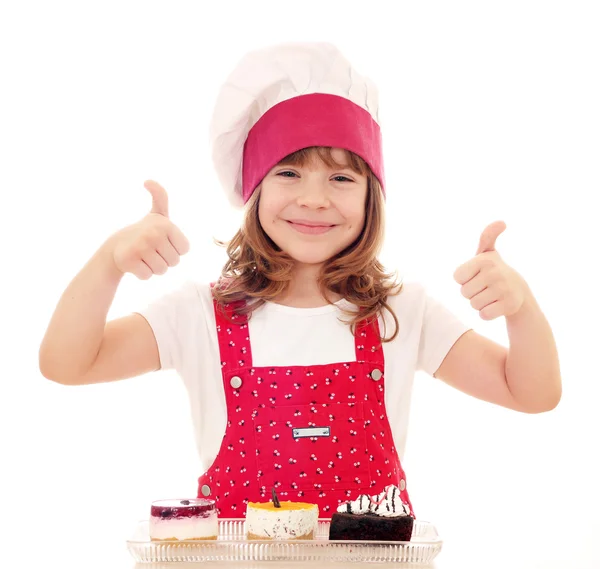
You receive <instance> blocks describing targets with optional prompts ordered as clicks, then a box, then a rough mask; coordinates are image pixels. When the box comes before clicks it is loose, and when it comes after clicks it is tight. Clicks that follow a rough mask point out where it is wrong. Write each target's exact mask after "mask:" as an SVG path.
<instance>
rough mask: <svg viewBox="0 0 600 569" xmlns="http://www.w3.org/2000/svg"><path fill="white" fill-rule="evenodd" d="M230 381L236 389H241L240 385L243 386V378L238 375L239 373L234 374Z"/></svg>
mask: <svg viewBox="0 0 600 569" xmlns="http://www.w3.org/2000/svg"><path fill="white" fill-rule="evenodd" d="M229 383H230V384H231V387H233V388H234V389H239V388H240V387H242V378H241V377H238V376H237V375H234V376H233V377H232V378H231V380H230V381H229Z"/></svg>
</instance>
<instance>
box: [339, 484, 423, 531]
mask: <svg viewBox="0 0 600 569" xmlns="http://www.w3.org/2000/svg"><path fill="white" fill-rule="evenodd" d="M413 524H414V518H413V517H412V515H411V513H410V508H409V507H408V504H405V503H404V502H403V501H402V498H401V497H400V490H399V489H398V488H397V487H396V486H387V487H386V488H385V490H384V491H383V492H382V493H381V494H378V495H375V496H369V495H367V494H362V495H360V496H359V497H358V498H357V499H356V500H354V501H351V502H347V503H345V504H341V505H340V506H339V507H338V509H337V512H334V514H333V515H332V516H331V523H330V525H329V539H330V540H334V541H336V540H357V541H410V539H411V536H412V529H413Z"/></svg>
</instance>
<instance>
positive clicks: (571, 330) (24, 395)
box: [0, 0, 600, 567]
mask: <svg viewBox="0 0 600 569" xmlns="http://www.w3.org/2000/svg"><path fill="white" fill-rule="evenodd" d="M599 29H600V9H599V5H598V3H596V2H592V1H590V2H581V1H573V0H571V1H568V2H567V1H564V2H552V1H546V2H531V1H511V2H506V1H505V2H476V1H473V2H465V1H460V2H458V1H455V2H396V3H394V2H385V3H384V2H381V1H374V0H369V2H349V1H343V2H333V1H329V2H326V1H323V0H321V1H318V2H314V1H306V0H305V1H303V2H297V3H296V2H259V1H251V2H227V1H223V2H222V3H216V2H214V3H212V4H208V3H204V2H199V1H196V2H189V1H188V2H180V1H173V2H167V1H163V2H149V1H146V2H131V1H120V2H71V3H67V2H57V1H53V2H48V3H44V2H37V3H32V2H16V1H14V2H8V1H7V2H3V3H2V7H1V8H0V58H1V59H0V65H1V67H0V73H1V75H0V98H1V104H0V174H1V176H0V181H1V186H0V191H1V201H0V204H1V205H2V221H1V223H0V231H1V241H0V242H1V243H2V262H1V264H0V271H1V276H2V278H1V281H0V287H1V289H2V296H1V302H2V316H1V318H0V334H1V340H2V342H1V344H0V350H1V356H2V373H1V377H2V381H1V382H0V390H1V391H0V405H1V419H0V420H1V422H2V423H1V434H0V437H1V439H0V440H1V443H2V462H3V466H2V468H1V469H0V477H1V484H0V492H1V496H0V504H1V507H2V515H1V516H0V525H1V526H2V528H1V532H0V542H1V543H3V544H4V545H7V544H10V549H9V550H7V551H2V552H0V558H1V559H2V561H0V564H1V565H2V566H3V567H8V566H11V567H25V566H27V567H33V566H36V565H35V564H34V563H33V560H35V561H36V562H38V565H37V566H39V567H45V566H54V565H58V564H60V565H61V566H62V567H76V566H85V567H103V566H110V567H130V566H133V560H132V559H131V558H130V557H129V555H128V553H127V551H126V549H125V545H124V543H125V540H126V539H127V538H128V537H129V535H130V534H131V532H132V531H133V528H134V526H135V523H136V521H137V520H138V519H142V518H144V517H145V516H147V514H148V510H149V505H150V502H151V501H152V500H156V499H159V498H165V497H173V496H190V495H192V494H193V493H194V492H195V490H196V479H197V477H198V476H199V475H200V474H201V472H202V465H201V464H199V462H198V459H197V457H196V454H195V447H194V440H193V433H192V424H191V419H190V416H189V410H188V401H187V398H186V397H187V396H186V393H185V391H184V388H183V385H182V383H181V382H180V380H179V378H178V377H177V376H176V375H175V374H174V373H171V372H169V373H166V372H163V373H160V372H159V373H156V374H151V375H147V376H144V377H140V378H136V379H133V380H128V381H124V382H120V383H113V384H105V385H97V386H84V387H72V388H69V387H64V386H61V385H58V384H54V383H52V382H50V381H48V380H45V379H44V378H43V377H42V376H41V374H40V373H39V369H38V360H37V351H38V348H39V344H40V341H41V339H42V336H43V334H44V331H45V328H46V326H47V324H48V321H49V319H50V317H51V314H52V311H53V310H54V307H55V304H56V302H57V301H58V299H59V297H60V295H61V293H62V291H63V290H64V288H65V287H66V286H67V284H68V282H69V281H70V279H71V278H72V277H73V276H74V275H75V274H76V273H77V271H78V270H79V269H80V268H81V267H82V266H83V264H84V263H85V262H86V260H87V259H88V258H89V257H90V256H91V254H92V253H93V252H94V251H95V249H96V248H97V247H98V246H99V245H100V244H101V243H102V242H103V240H104V239H106V238H107V237H108V236H109V235H110V234H111V233H112V232H113V231H116V230H117V229H119V228H121V227H123V226H124V225H127V224H129V223H132V222H135V221H137V220H138V219H139V218H141V217H142V216H143V215H145V213H146V212H147V211H148V210H149V207H150V196H149V194H148V193H147V192H146V190H144V188H143V185H142V184H143V182H144V180H146V179H149V178H152V179H155V180H157V181H158V182H160V183H161V184H162V185H164V187H165V188H167V190H168V192H169V197H170V207H171V217H172V219H173V220H174V222H175V223H176V224H177V225H179V227H181V228H182V230H183V231H184V233H186V235H187V236H188V238H189V239H190V241H191V244H192V251H191V252H190V253H189V255H187V256H186V257H184V259H183V262H182V263H181V264H180V265H179V266H178V267H176V268H175V269H172V270H171V271H170V272H169V273H168V274H167V275H165V276H163V277H158V278H157V277H154V278H153V279H151V280H150V281H148V282H142V281H138V280H136V279H135V278H133V277H131V278H129V276H128V277H127V278H126V279H125V280H124V282H123V284H122V286H121V287H120V289H119V290H118V293H117V297H116V299H115V302H114V304H113V307H112V309H111V312H110V314H109V316H110V317H115V316H120V315H124V314H127V313H129V312H131V311H132V310H134V309H136V308H141V307H143V306H145V305H146V303H147V302H150V301H151V300H153V299H154V298H156V297H158V296H159V295H161V294H162V293H165V292H167V291H170V290H172V289H174V288H175V287H177V286H179V285H180V284H181V283H183V282H184V281H186V280H188V279H190V278H193V279H201V280H206V279H214V278H215V277H216V276H217V275H218V272H219V270H220V267H221V265H222V263H223V260H224V252H223V251H222V250H221V249H220V248H218V247H217V246H216V245H214V244H213V243H212V238H213V237H216V238H220V239H227V238H229V237H230V236H231V235H232V234H233V232H234V231H235V229H236V226H237V224H238V222H239V219H240V214H239V213H232V211H231V210H230V209H229V206H228V204H227V203H226V201H225V198H224V197H223V195H222V193H221V190H220V188H219V186H218V183H217V180H216V176H215V174H214V172H213V169H212V165H211V161H210V154H209V147H208V142H207V141H208V123H209V120H210V114H211V109H212V104H213V102H214V98H215V96H216V92H217V89H218V87H219V85H220V84H221V82H222V81H223V80H224V79H225V77H226V75H227V74H228V73H229V72H230V71H231V69H232V67H233V65H234V64H235V62H236V61H237V60H238V59H239V58H240V57H241V56H242V55H243V53H244V52H245V51H246V50H249V49H252V48H255V47H259V46H263V45H268V44H271V43H275V42H279V41H286V40H325V41H331V42H333V43H335V44H337V45H338V47H339V48H340V49H342V50H343V51H344V53H345V54H346V55H347V57H348V58H349V59H350V60H351V61H352V62H353V63H354V65H355V66H356V68H357V69H358V70H359V71H360V72H362V73H364V74H366V75H368V76H370V77H371V78H372V79H373V80H374V81H375V82H376V83H377V84H378V86H379V89H380V99H381V107H382V110H381V120H382V129H383V136H384V145H385V162H386V169H387V183H388V192H389V200H388V224H389V227H388V234H387V244H386V250H385V255H384V261H385V262H386V263H387V264H388V266H390V267H393V268H397V269H398V270H399V272H400V274H401V275H403V276H404V277H405V279H414V280H419V281H421V282H423V283H424V284H426V285H427V286H428V287H429V289H430V292H431V293H432V294H433V295H435V296H436V297H437V298H439V299H440V300H442V301H443V302H444V303H445V304H446V305H447V306H448V307H449V308H450V309H452V310H453V311H454V312H455V313H456V314H457V315H459V316H460V317H461V318H463V319H464V320H465V321H466V322H468V323H469V324H470V325H471V326H473V327H474V328H475V329H476V330H477V331H478V332H480V333H482V334H485V335H487V336H488V337H490V338H492V339H494V340H496V341H498V342H501V343H503V344H506V343H507V341H508V338H507V334H506V329H505V322H504V319H498V320H495V321H493V322H484V321H483V320H481V319H480V318H479V316H478V314H477V312H476V311H475V310H473V309H472V308H471V307H470V305H469V303H468V301H466V300H465V299H464V298H463V297H462V296H461V295H460V292H459V285H457V283H455V282H454V281H453V278H452V275H453V272H454V270H455V268H456V267H457V266H458V265H460V264H462V263H463V262H465V261H467V260H468V259H470V258H471V257H472V256H473V254H474V253H475V250H476V247H477V244H478V240H479V236H480V234H481V231H482V230H483V229H484V228H485V226H486V225H487V224H488V223H490V222H492V221H494V220H496V219H502V220H504V221H505V222H506V224H507V229H506V231H505V232H504V233H503V234H502V235H501V236H500V238H499V239H498V242H497V248H498V251H499V252H500V254H501V255H502V257H503V258H504V259H505V261H506V262H508V263H509V264H510V265H512V266H513V267H515V268H516V269H517V270H518V271H519V272H520V273H521V274H522V275H523V276H524V277H525V278H526V279H527V281H528V283H529V284H530V286H531V288H532V289H533V291H534V293H535V295H536V297H537V299H538V301H539V303H540V305H541V307H542V309H543V310H544V312H545V314H546V316H547V318H548V320H549V321H550V323H551V325H552V328H553V331H554V334H555V337H556V341H557V345H558V348H559V353H560V359H561V367H562V377H563V384H564V395H563V398H562V402H561V404H560V406H559V407H558V408H557V409H556V410H555V411H553V412H551V413H548V414H543V415H532V416H528V415H520V414H517V413H516V412H512V411H507V410H504V409H501V408H497V407H494V406H492V405H490V404H487V403H483V402H480V401H477V400H474V399H472V398H470V397H467V396H465V395H463V394H462V393H459V392H457V391H454V390H452V389H450V388H448V387H447V386H445V385H444V384H441V383H440V382H437V381H435V380H433V379H432V378H430V377H428V376H426V375H423V376H418V377H417V378H416V387H415V392H414V402H413V407H412V411H411V421H410V430H409V438H408V446H407V452H406V456H405V460H404V466H405V469H406V470H407V471H408V476H409V484H410V490H411V497H412V501H413V504H414V505H415V508H416V509H417V510H418V515H419V517H420V518H422V519H426V520H430V521H432V522H434V523H435V525H436V526H437V528H438V531H439V532H440V534H441V536H442V537H443V538H444V541H445V545H444V550H443V552H442V554H441V556H440V558H439V560H440V566H442V565H441V564H442V561H443V560H444V559H446V560H449V559H457V560H458V559H461V558H464V560H465V563H467V562H468V563H476V562H477V561H478V560H480V559H481V560H486V566H489V563H490V562H491V561H498V560H501V559H511V560H513V561H511V562H510V566H516V563H517V562H518V561H519V560H526V562H527V563H528V564H527V565H523V566H528V567H529V566H531V567H533V566H535V567H538V566H539V567H541V566H542V565H534V560H537V561H538V562H539V563H542V562H543V561H545V560H555V561H556V560H562V559H564V560H567V559H568V560H570V561H569V564H568V565H565V566H575V562H581V563H583V562H590V563H591V561H592V560H600V552H599V551H598V546H597V545H595V544H596V543H598V535H599V534H600V514H599V511H600V490H599V488H600V484H599V480H600V467H599V466H598V464H597V460H596V458H597V455H598V442H597V436H598V433H599V431H600V419H599V418H598V412H597V406H598V400H599V398H600V387H599V382H598V366H597V353H598V340H599V337H600V334H599V333H598V317H599V316H600V311H599V308H598V294H597V288H598V282H599V281H598V277H599V271H598V268H597V263H598V257H599V247H598V246H599V244H600V240H599V238H598V234H597V227H598V224H597V217H598V206H597V203H598V202H597V197H598V192H599V190H600V168H599V159H600V136H599V132H600V111H599V108H600V105H599V104H598V101H600V79H599V69H600V67H599V65H600V55H599V54H600V39H599V37H600V34H598V30H599ZM32 540H33V541H32ZM91 548H92V549H91ZM91 551H93V554H92V555H90V552H91ZM25 554H26V557H24V555H25ZM463 556H464V557H463ZM6 560H10V561H11V564H10V565H8V564H6V565H5V561H6ZM456 566H458V565H456ZM473 566H475V565H473ZM482 566H483V565H482ZM507 566H509V565H507ZM590 566H592V565H590Z"/></svg>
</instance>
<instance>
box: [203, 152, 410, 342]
mask: <svg viewBox="0 0 600 569" xmlns="http://www.w3.org/2000/svg"><path fill="white" fill-rule="evenodd" d="M344 152H345V154H346V160H347V164H348V165H349V166H350V168H351V169H352V170H353V171H355V172H357V173H358V174H360V175H363V176H365V175H366V177H367V181H368V189H367V200H366V206H365V225H364V227H363V230H362V231H361V233H360V235H359V236H358V237H357V239H356V240H355V241H354V242H353V243H351V244H350V245H349V246H348V247H347V248H346V249H344V250H343V251H341V252H340V253H338V254H337V255H335V256H334V257H332V258H331V259H329V260H327V261H326V262H325V263H324V264H323V267H322V269H321V273H320V275H319V278H318V285H319V288H320V290H321V293H322V294H323V297H324V298H325V299H326V300H327V302H329V303H330V304H333V303H332V302H331V301H330V300H329V299H328V296H329V295H328V294H327V292H328V291H330V292H333V293H336V294H338V295H340V296H342V297H343V298H344V299H346V300H347V301H348V302H350V303H352V304H353V305H355V306H356V307H358V308H359V310H358V311H352V312H351V311H344V312H345V313H346V314H347V315H348V316H349V320H348V324H350V326H351V329H352V332H353V333H355V331H356V326H357V324H358V323H359V322H361V321H363V320H371V319H374V318H376V317H377V316H378V315H379V314H382V311H383V309H386V310H388V311H389V312H390V314H391V316H392V318H393V320H394V326H395V330H394V333H393V335H392V336H391V337H389V338H386V337H385V336H386V331H385V330H384V333H383V336H382V338H381V340H382V341H384V342H390V341H391V340H393V339H394V338H395V337H396V336H397V334H398V328H399V325H398V318H397V316H396V314H395V313H394V311H393V310H392V308H391V307H390V306H389V304H388V302H387V299H388V296H390V295H395V294H398V293H399V292H400V290H401V289H402V284H401V283H398V282H396V279H395V274H391V273H387V272H386V271H385V269H384V267H383V265H382V264H381V263H380V262H379V260H378V255H379V253H380V251H381V247H382V245H383V238H384V232H385V221H384V218H385V216H384V213H385V204H384V200H383V195H382V190H381V185H380V183H379V180H378V179H377V178H376V177H375V175H374V174H373V172H372V171H371V169H370V168H369V166H368V165H367V163H366V162H365V161H364V160H363V159H362V158H361V157H360V156H358V155H356V154H354V153H353V152H350V151H348V150H345V151H344ZM316 158H319V159H320V160H322V161H323V162H324V163H325V164H326V165H327V166H329V167H342V166H344V165H343V164H339V163H337V162H336V161H335V160H334V159H333V156H332V149H331V148H330V147H323V146H313V147H310V148H304V149H302V150H299V151H298V152H294V153H293V154H290V155H289V156H287V157H286V158H284V159H283V160H282V161H281V162H280V163H285V164H286V165H295V166H300V167H302V166H304V165H305V164H307V163H309V162H310V161H311V160H313V159H316ZM259 201H260V186H259V187H258V188H257V189H256V190H255V191H254V193H253V195H252V197H251V198H250V200H249V201H248V203H247V204H246V211H245V215H244V219H243V222H242V226H241V227H240V229H239V230H238V232H237V233H236V234H235V235H234V237H233V239H231V241H229V242H222V241H216V242H217V244H219V245H221V246H223V247H226V248H227V255H228V261H227V262H226V263H225V265H224V267H223V269H222V271H221V275H220V277H219V280H218V281H217V283H215V286H213V289H212V290H213V296H214V298H215V299H216V301H217V304H218V306H219V307H220V309H221V310H222V311H223V313H225V310H224V305H225V304H233V310H234V312H235V313H237V314H238V315H239V316H244V317H245V318H246V319H248V318H250V316H251V313H252V312H253V311H254V310H256V309H257V308H258V307H259V306H261V305H263V304H264V303H265V302H267V301H273V300H276V299H277V298H278V297H280V296H281V295H282V294H284V293H285V292H286V290H287V287H288V285H289V283H290V281H291V279H292V277H293V270H294V259H293V258H292V257H290V256H289V255H288V254H287V253H285V252H284V251H282V250H281V249H280V248H279V247H278V246H277V245H276V244H275V243H274V242H273V241H272V240H271V239H270V238H269V237H268V235H267V234H266V233H265V231H264V230H263V228H262V226H261V224H260V221H259V218H258V204H259ZM242 301H244V302H242Z"/></svg>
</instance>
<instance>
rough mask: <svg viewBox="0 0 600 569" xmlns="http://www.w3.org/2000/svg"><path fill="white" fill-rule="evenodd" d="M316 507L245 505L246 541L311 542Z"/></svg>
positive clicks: (284, 503) (314, 505) (274, 497)
mask: <svg viewBox="0 0 600 569" xmlns="http://www.w3.org/2000/svg"><path fill="white" fill-rule="evenodd" d="M318 520H319V507H318V506H317V504H308V503H305V502H280V501H279V500H278V499H277V496H276V495H275V492H273V501H272V502H264V503H262V502H249V503H248V507H247V509H246V537H247V539H266V540H291V539H314V537H315V534H316V533H317V524H318Z"/></svg>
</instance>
